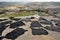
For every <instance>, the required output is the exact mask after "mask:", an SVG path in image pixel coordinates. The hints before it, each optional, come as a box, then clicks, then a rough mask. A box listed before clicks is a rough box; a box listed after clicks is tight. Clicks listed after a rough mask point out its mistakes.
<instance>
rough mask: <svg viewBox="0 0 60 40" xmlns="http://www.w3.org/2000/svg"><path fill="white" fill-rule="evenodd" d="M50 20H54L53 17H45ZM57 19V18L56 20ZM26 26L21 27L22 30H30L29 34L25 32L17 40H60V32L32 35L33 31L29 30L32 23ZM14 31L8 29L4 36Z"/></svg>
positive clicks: (27, 23)
mask: <svg viewBox="0 0 60 40" xmlns="http://www.w3.org/2000/svg"><path fill="white" fill-rule="evenodd" d="M45 18H47V19H48V20H50V19H53V18H52V17H45ZM55 19H57V18H55ZM25 24H26V25H25V26H21V27H20V28H23V29H26V30H28V31H27V32H25V33H24V34H23V35H21V36H19V37H18V38H17V39H15V40H60V32H55V31H49V30H47V31H48V33H49V34H48V35H32V31H31V29H30V28H29V27H30V24H31V22H26V23H25ZM12 30H14V29H10V28H7V29H6V30H5V31H4V32H3V36H5V35H6V34H7V33H9V32H10V31H12ZM3 40H11V39H6V38H4V39H3Z"/></svg>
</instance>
